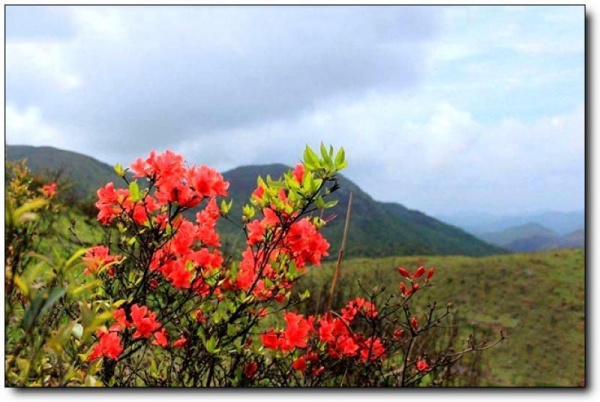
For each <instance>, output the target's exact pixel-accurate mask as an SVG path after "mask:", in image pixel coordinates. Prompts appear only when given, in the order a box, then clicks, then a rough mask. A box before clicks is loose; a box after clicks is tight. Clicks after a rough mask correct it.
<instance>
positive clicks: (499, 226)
mask: <svg viewBox="0 0 600 402" xmlns="http://www.w3.org/2000/svg"><path fill="white" fill-rule="evenodd" d="M436 218H437V219H439V220H441V221H443V222H446V223H448V224H450V225H454V226H458V227H459V228H461V229H463V230H466V231H467V232H469V233H472V234H474V235H476V236H477V235H482V234H486V233H492V232H500V231H503V230H505V229H509V228H513V227H519V226H522V225H527V224H532V223H535V224H538V225H540V226H543V227H545V228H548V229H550V230H552V231H554V232H556V233H557V234H559V235H566V234H568V233H571V232H573V231H575V230H578V229H583V228H584V227H585V212H584V211H583V210H581V211H571V212H559V211H544V212H538V213H529V214H520V215H494V214H489V213H481V212H475V211H469V212H463V213H457V214H452V215H437V216H436Z"/></svg>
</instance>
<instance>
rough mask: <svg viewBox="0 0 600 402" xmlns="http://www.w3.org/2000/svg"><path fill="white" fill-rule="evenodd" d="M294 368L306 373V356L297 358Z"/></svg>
mask: <svg viewBox="0 0 600 402" xmlns="http://www.w3.org/2000/svg"><path fill="white" fill-rule="evenodd" d="M292 368H293V369H294V370H297V371H300V372H301V373H304V371H305V370H306V359H305V358H304V356H302V357H299V358H297V359H296V360H295V361H294V363H293V364H292Z"/></svg>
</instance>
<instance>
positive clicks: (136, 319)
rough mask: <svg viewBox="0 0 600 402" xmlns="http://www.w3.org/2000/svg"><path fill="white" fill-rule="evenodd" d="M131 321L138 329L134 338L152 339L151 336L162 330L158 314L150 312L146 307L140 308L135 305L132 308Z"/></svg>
mask: <svg viewBox="0 0 600 402" xmlns="http://www.w3.org/2000/svg"><path fill="white" fill-rule="evenodd" d="M131 320H132V321H133V325H134V327H135V329H136V332H135V333H134V334H133V338H134V339H136V338H139V337H144V338H150V336H151V335H152V334H153V333H154V332H155V331H156V330H157V329H159V328H160V323H158V322H157V321H156V314H155V313H154V312H152V311H148V307H146V306H141V307H140V306H138V305H137V304H134V305H133V306H131Z"/></svg>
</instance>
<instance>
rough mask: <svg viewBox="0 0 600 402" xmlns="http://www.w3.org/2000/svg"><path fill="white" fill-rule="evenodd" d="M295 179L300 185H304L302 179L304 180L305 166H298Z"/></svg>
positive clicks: (294, 172) (295, 169)
mask: <svg viewBox="0 0 600 402" xmlns="http://www.w3.org/2000/svg"><path fill="white" fill-rule="evenodd" d="M293 174H294V178H295V179H296V181H297V182H298V183H300V184H302V179H303V178H304V165H303V164H301V163H299V164H297V165H296V167H295V168H294V171H293Z"/></svg>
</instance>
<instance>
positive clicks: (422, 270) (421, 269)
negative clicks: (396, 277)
mask: <svg viewBox="0 0 600 402" xmlns="http://www.w3.org/2000/svg"><path fill="white" fill-rule="evenodd" d="M424 273H425V268H424V267H419V268H418V269H417V270H416V271H415V273H414V274H413V279H417V278H420V277H421V276H422V275H423V274H424Z"/></svg>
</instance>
